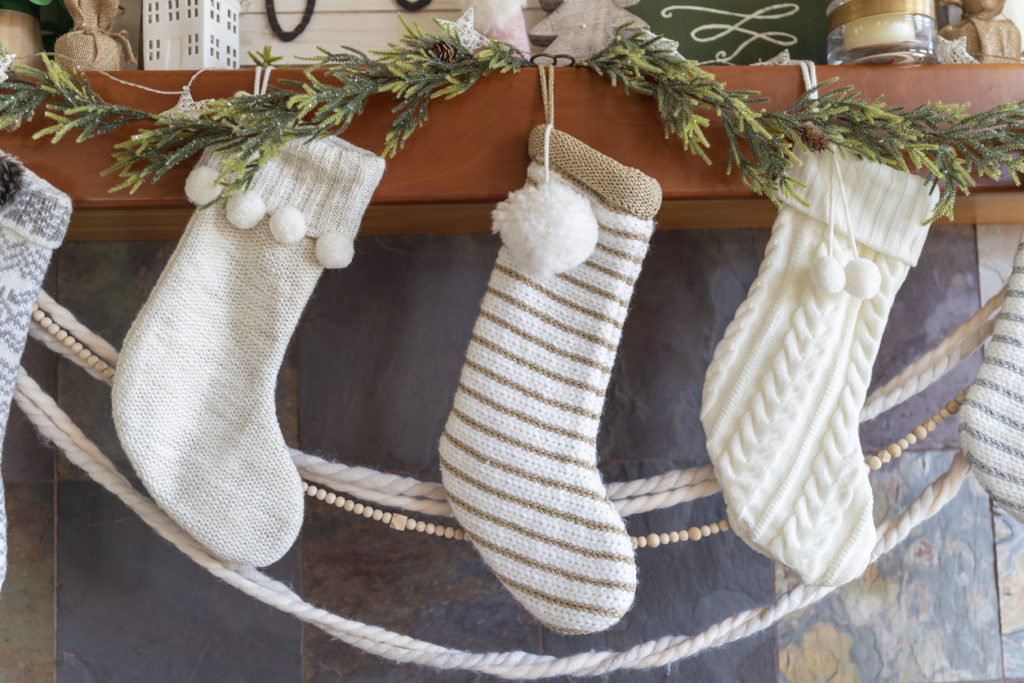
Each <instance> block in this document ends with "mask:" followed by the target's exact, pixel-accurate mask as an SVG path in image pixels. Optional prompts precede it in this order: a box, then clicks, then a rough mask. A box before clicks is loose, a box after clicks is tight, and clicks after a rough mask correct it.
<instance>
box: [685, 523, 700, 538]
mask: <svg viewBox="0 0 1024 683" xmlns="http://www.w3.org/2000/svg"><path fill="white" fill-rule="evenodd" d="M687 534H688V535H689V537H690V540H691V541H699V540H700V529H698V528H697V527H695V526H691V527H690V530H689V531H688V532H687Z"/></svg>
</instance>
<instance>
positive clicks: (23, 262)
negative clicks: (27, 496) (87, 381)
mask: <svg viewBox="0 0 1024 683" xmlns="http://www.w3.org/2000/svg"><path fill="white" fill-rule="evenodd" d="M70 218H71V199H70V198H69V197H68V196H67V195H66V194H64V193H62V192H60V191H59V190H57V189H56V188H54V187H53V186H52V185H50V184H49V183H47V182H46V181H45V180H43V179H42V178H40V177H39V176H37V175H36V174H35V173H32V172H31V171H29V170H28V169H26V168H24V167H23V166H21V164H20V163H18V161H17V160H15V159H14V158H13V157H11V156H8V155H6V154H4V153H3V152H0V443H2V442H3V438H4V432H5V431H6V427H7V417H8V415H9V414H10V410H11V394H12V393H13V392H14V381H15V379H16V378H17V376H18V366H19V365H20V363H21V352H22V351H23V350H24V348H25V336H26V333H27V331H28V325H29V320H30V316H31V314H32V304H33V303H35V300H36V294H37V293H38V292H39V286H40V285H41V284H42V282H43V276H44V275H46V268H47V266H48V265H49V263H50V255H51V253H52V252H53V250H54V249H55V248H57V247H58V246H60V243H61V242H62V241H63V240H64V233H65V231H66V230H67V227H68V220H69V219H70ZM6 575H7V515H6V512H5V511H4V496H3V488H2V487H0V585H3V580H4V577H5V576H6Z"/></svg>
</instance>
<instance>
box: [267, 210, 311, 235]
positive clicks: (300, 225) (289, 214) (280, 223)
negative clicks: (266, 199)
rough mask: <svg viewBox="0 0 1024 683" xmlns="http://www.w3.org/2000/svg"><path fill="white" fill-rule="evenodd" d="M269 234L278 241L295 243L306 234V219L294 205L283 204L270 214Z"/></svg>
mask: <svg viewBox="0 0 1024 683" xmlns="http://www.w3.org/2000/svg"><path fill="white" fill-rule="evenodd" d="M270 234H271V235H273V236H274V239H275V240H277V241H278V242H284V243H285V244H295V243H296V242H298V241H299V240H301V239H302V238H303V237H305V236H306V219H305V217H304V216H303V215H302V212H301V211H299V210H298V209H296V208H295V207H294V206H283V207H281V208H280V209H278V210H277V211H275V212H274V213H273V214H271V216H270Z"/></svg>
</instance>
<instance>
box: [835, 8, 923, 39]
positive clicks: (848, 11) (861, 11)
mask: <svg viewBox="0 0 1024 683" xmlns="http://www.w3.org/2000/svg"><path fill="white" fill-rule="evenodd" d="M876 14H920V15H922V16H925V17H931V18H932V19H934V18H935V0H849V2H844V3H843V4H841V5H839V6H838V7H836V8H835V9H834V10H832V11H831V12H829V14H828V31H829V33H831V32H832V31H834V30H835V29H837V28H839V27H840V26H842V25H843V24H848V23H849V22H851V21H853V20H854V19H862V18H864V17H871V16H875V15H876Z"/></svg>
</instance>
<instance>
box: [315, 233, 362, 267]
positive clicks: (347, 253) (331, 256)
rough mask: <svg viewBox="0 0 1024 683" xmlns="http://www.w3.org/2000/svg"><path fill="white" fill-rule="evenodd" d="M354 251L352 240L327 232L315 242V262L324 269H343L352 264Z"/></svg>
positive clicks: (345, 236)
mask: <svg viewBox="0 0 1024 683" xmlns="http://www.w3.org/2000/svg"><path fill="white" fill-rule="evenodd" d="M354 254H355V249H353V248H352V238H351V237H348V236H347V235H342V234H340V233H337V232H328V233H325V234H323V235H320V237H318V238H317V240H316V260H317V261H319V262H320V265H322V266H323V267H324V268H344V267H346V266H347V265H348V264H350V263H352V256H353V255H354Z"/></svg>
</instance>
